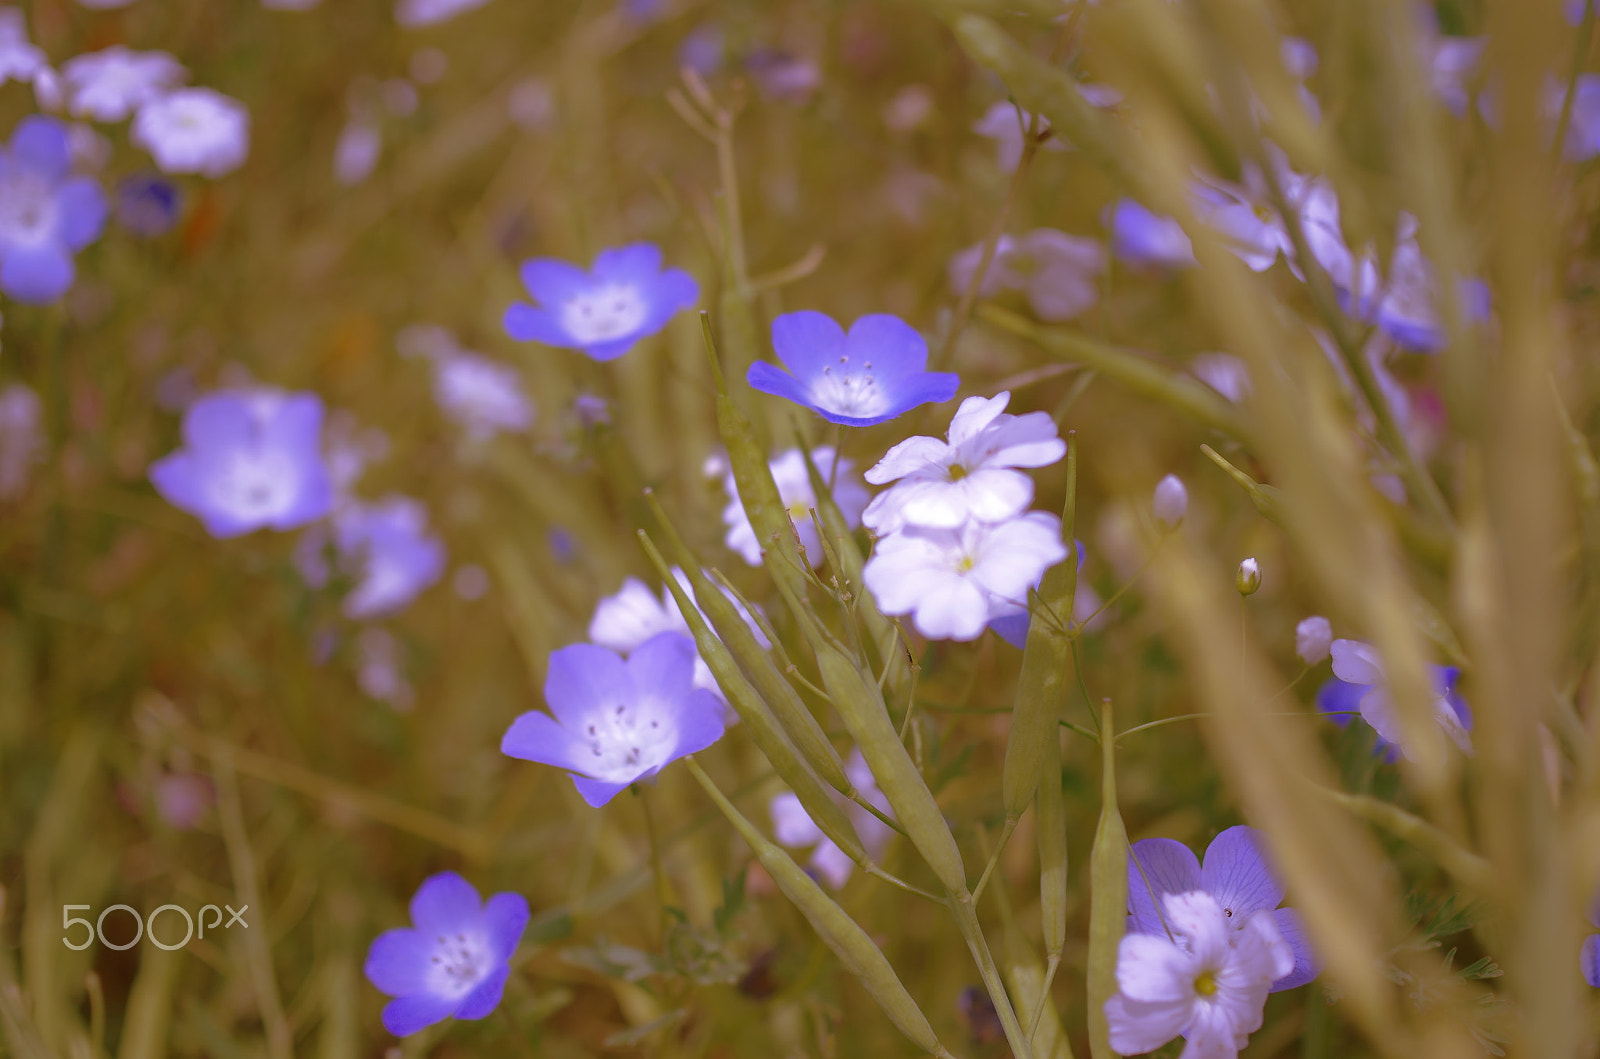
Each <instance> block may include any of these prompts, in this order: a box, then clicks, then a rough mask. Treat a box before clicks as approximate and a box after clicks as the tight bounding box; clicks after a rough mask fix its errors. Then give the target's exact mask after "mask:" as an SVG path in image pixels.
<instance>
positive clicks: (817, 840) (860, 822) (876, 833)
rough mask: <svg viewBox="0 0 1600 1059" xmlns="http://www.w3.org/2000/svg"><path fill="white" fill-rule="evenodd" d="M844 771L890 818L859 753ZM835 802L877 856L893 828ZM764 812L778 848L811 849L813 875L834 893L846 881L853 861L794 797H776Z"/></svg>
mask: <svg viewBox="0 0 1600 1059" xmlns="http://www.w3.org/2000/svg"><path fill="white" fill-rule="evenodd" d="M844 769H845V775H847V776H849V777H850V782H851V783H853V784H855V788H856V790H857V791H858V792H859V793H860V794H861V795H862V797H864V798H865V799H866V800H867V801H868V802H870V803H872V805H874V806H876V807H877V809H878V811H879V812H881V813H883V815H885V816H887V817H890V818H891V819H892V818H893V817H894V811H893V810H892V809H891V808H890V807H889V799H888V798H886V797H884V794H883V792H882V791H880V790H879V789H878V781H877V779H876V778H875V777H874V776H873V775H872V770H871V769H870V768H868V767H867V762H866V759H865V758H863V757H862V756H861V751H860V750H855V751H852V752H851V754H850V759H849V760H848V761H846V762H845V766H844ZM830 793H831V792H830ZM836 800H837V801H838V802H839V804H840V805H841V806H842V807H843V808H844V810H845V812H846V813H848V814H849V816H850V822H851V824H853V825H854V826H855V829H856V835H857V837H859V838H860V839H861V844H862V845H863V846H865V847H866V850H867V853H868V854H869V855H871V856H872V857H877V856H878V855H879V854H880V853H882V852H883V849H884V847H885V846H887V845H888V844H889V839H890V838H892V837H893V836H894V829H893V828H891V827H890V826H889V825H888V824H885V823H884V822H883V821H882V820H879V819H878V818H877V817H876V816H874V815H873V814H872V813H870V812H868V811H867V810H866V809H863V808H862V807H861V806H860V805H857V804H856V803H855V802H846V801H845V800H844V798H843V796H842V795H840V796H836ZM767 812H768V813H770V814H771V816H772V832H773V837H774V838H776V839H777V840H778V844H779V845H783V846H788V847H789V848H790V849H807V848H810V849H811V850H812V853H811V860H810V861H809V862H808V863H809V864H810V868H811V871H812V873H813V874H815V875H819V876H821V877H822V879H823V881H824V882H826V883H827V884H828V885H829V886H831V887H833V888H834V889H835V890H838V889H840V888H842V887H843V886H844V884H845V883H847V882H849V881H850V875H851V873H852V872H853V871H854V870H855V862H854V861H852V860H851V859H850V855H849V854H848V853H846V852H845V851H844V850H842V849H840V848H839V847H838V846H836V845H834V843H833V840H832V839H830V838H828V836H827V835H825V834H823V833H822V828H820V827H818V826H817V824H816V821H814V820H812V819H811V815H810V814H809V813H807V812H806V809H805V806H803V805H801V804H800V799H799V798H798V797H796V796H795V795H794V794H793V793H791V792H789V791H785V792H783V793H782V794H779V795H776V796H774V797H773V799H772V801H771V802H770V803H768V806H767Z"/></svg>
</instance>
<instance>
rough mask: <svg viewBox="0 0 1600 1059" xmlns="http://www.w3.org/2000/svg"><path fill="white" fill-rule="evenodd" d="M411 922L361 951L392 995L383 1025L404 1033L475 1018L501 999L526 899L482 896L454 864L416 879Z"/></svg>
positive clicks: (371, 974)
mask: <svg viewBox="0 0 1600 1059" xmlns="http://www.w3.org/2000/svg"><path fill="white" fill-rule="evenodd" d="M411 922H412V924H414V925H413V926H412V927H402V928H400V929H397V930H386V931H384V932H383V933H382V934H379V935H378V936H377V937H376V938H374V939H373V942H372V947H371V948H369V949H368V950H367V963H366V969H365V970H366V975H367V980H368V981H369V982H371V983H372V984H373V985H375V986H377V987H378V990H379V991H380V992H383V993H386V994H388V995H389V996H392V997H394V998H395V999H393V1000H391V1001H389V1003H388V1004H386V1005H385V1006H384V1009H383V1025H384V1028H385V1029H387V1030H388V1031H389V1032H390V1033H392V1034H394V1035H395V1036H396V1037H409V1036H410V1035H411V1034H413V1033H416V1032H417V1031H418V1030H421V1029H423V1028H425V1027H428V1026H432V1025H433V1024H434V1023H436V1022H442V1021H443V1020H444V1019H447V1018H452V1017H454V1018H458V1019H481V1018H484V1017H485V1016H487V1015H488V1014H489V1013H490V1012H492V1011H493V1010H494V1009H495V1008H496V1007H498V1006H499V1004H500V997H501V994H503V993H504V992H505V988H506V979H508V978H509V977H511V965H510V960H511V955H512V953H514V952H516V950H517V943H518V942H520V941H521V940H522V933H523V931H524V930H526V929H527V927H528V901H527V899H526V898H524V897H523V896H522V895H521V894H514V893H499V894H495V895H494V896H493V897H491V898H489V900H488V901H487V902H484V901H482V900H481V899H480V898H479V896H478V891H477V890H475V889H473V887H472V884H471V883H469V882H467V881H466V880H465V879H463V878H462V877H461V876H459V875H457V874H456V873H455V872H453V871H447V872H440V873H439V874H438V875H431V876H429V877H428V878H427V879H425V880H423V883H422V885H421V886H420V887H418V888H417V893H416V896H415V897H413V898H412V899H411Z"/></svg>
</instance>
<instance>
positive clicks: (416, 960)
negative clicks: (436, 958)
mask: <svg viewBox="0 0 1600 1059" xmlns="http://www.w3.org/2000/svg"><path fill="white" fill-rule="evenodd" d="M434 944H435V943H434V939H433V936H432V935H428V934H424V933H422V932H421V931H419V930H412V929H410V928H409V927H401V928H399V929H397V930H386V931H384V932H383V933H382V934H379V935H378V936H377V937H376V938H373V939H372V945H371V947H369V948H368V949H367V963H366V967H365V968H364V969H363V970H364V972H365V974H366V976H367V981H369V982H371V983H372V984H373V985H374V986H376V987H377V989H378V991H379V992H380V993H386V994H388V995H389V996H412V995H415V994H417V993H421V992H424V991H426V990H427V988H428V961H429V960H431V959H432V958H433V949H434Z"/></svg>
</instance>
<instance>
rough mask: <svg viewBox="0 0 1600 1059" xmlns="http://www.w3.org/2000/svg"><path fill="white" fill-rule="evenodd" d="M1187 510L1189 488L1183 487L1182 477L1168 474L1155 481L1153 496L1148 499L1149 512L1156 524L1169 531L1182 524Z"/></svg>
mask: <svg viewBox="0 0 1600 1059" xmlns="http://www.w3.org/2000/svg"><path fill="white" fill-rule="evenodd" d="M1188 510H1189V490H1188V489H1186V488H1184V485H1183V479H1181V478H1179V477H1178V476H1177V475H1175V474H1169V475H1167V476H1166V477H1165V478H1163V479H1161V481H1159V482H1157V483H1156V492H1155V496H1154V497H1152V498H1151V500H1150V514H1152V515H1154V516H1155V519H1156V525H1158V526H1160V527H1161V528H1162V529H1163V530H1165V531H1166V532H1168V533H1171V532H1172V531H1173V530H1175V529H1177V528H1178V527H1179V526H1180V525H1182V523H1183V516H1184V514H1185V513H1186V512H1187V511H1188Z"/></svg>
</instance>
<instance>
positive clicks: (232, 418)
mask: <svg viewBox="0 0 1600 1059" xmlns="http://www.w3.org/2000/svg"><path fill="white" fill-rule="evenodd" d="M322 417H323V408H322V400H321V398H319V397H317V396H316V395H315V394H311V393H283V392H281V391H277V390H268V389H260V390H225V391H222V392H220V393H213V394H208V395H207V396H205V397H202V398H200V399H199V400H197V401H195V402H194V403H193V404H191V405H190V406H189V408H188V410H187V411H186V412H185V413H184V416H183V445H184V447H183V448H181V449H179V450H178V451H177V452H174V453H172V454H170V455H168V456H164V457H162V458H161V459H159V460H157V461H156V462H155V463H153V464H151V465H150V481H151V482H152V483H153V484H154V485H155V487H156V491H157V492H159V493H160V494H161V495H162V496H163V497H165V498H166V500H167V502H168V503H170V504H172V505H173V506H174V507H177V508H181V509H182V510H184V511H187V512H189V513H190V514H191V515H195V516H198V517H199V518H200V520H201V521H202V522H203V523H204V524H205V527H206V532H207V533H209V534H211V535H212V536H213V537H237V536H240V535H241V534H245V533H250V532H252V531H254V530H258V529H262V528H263V527H266V528H270V529H275V530H291V529H297V528H298V527H300V526H304V525H307V524H308V523H311V522H315V521H316V520H317V519H319V518H322V517H323V516H324V515H326V514H328V512H329V511H330V510H331V509H332V507H333V483H332V480H331V478H330V477H329V474H328V468H327V465H326V464H325V463H324V462H323V458H322Z"/></svg>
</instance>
